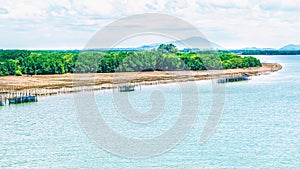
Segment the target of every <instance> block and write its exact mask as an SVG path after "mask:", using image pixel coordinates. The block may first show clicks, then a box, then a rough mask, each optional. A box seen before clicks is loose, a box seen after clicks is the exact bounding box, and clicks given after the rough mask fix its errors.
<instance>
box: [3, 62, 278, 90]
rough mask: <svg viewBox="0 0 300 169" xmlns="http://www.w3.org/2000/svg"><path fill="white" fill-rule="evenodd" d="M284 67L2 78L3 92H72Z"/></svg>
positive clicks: (264, 70) (275, 65) (228, 75)
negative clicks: (45, 90) (116, 85)
mask: <svg viewBox="0 0 300 169" xmlns="http://www.w3.org/2000/svg"><path fill="white" fill-rule="evenodd" d="M281 68H282V66H281V65H280V64H276V63H264V64H263V66H262V67H254V68H247V69H227V70H213V71H212V70H206V71H155V72H122V73H94V74H93V73H89V74H63V75H35V76H26V75H23V76H2V77H0V91H2V92H9V93H11V92H15V91H24V90H39V89H52V90H53V89H57V90H60V89H64V90H65V91H66V92H67V91H69V92H72V90H71V88H74V87H78V86H98V87H99V88H102V87H103V88H111V87H113V86H114V84H117V83H118V84H124V83H128V82H130V83H133V84H145V85H147V84H157V83H170V82H179V81H193V80H207V79H216V78H221V77H235V76H241V75H242V74H243V73H248V74H249V75H251V76H255V75H260V74H267V73H271V72H274V71H278V70H280V69H281Z"/></svg>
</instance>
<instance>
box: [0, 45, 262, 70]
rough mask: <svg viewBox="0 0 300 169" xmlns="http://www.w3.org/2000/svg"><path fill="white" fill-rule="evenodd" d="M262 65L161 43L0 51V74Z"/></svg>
mask: <svg viewBox="0 0 300 169" xmlns="http://www.w3.org/2000/svg"><path fill="white" fill-rule="evenodd" d="M257 66H261V62H260V61H259V60H258V59H256V58H254V57H252V56H246V57H241V56H238V55H237V54H232V53H229V52H213V51H197V52H182V51H178V50H177V48H176V47H175V46H174V45H173V44H162V45H160V46H159V47H158V48H157V49H155V50H149V51H94V50H93V51H29V50H0V76H4V75H17V76H21V75H23V74H27V75H41V74H64V73H94V72H97V73H109V72H116V71H120V72H136V71H163V70H168V71H177V70H212V69H234V68H247V67H257Z"/></svg>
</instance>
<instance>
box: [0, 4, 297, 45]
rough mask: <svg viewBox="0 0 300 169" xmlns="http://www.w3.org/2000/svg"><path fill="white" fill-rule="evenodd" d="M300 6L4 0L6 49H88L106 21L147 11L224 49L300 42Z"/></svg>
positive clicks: (1, 22)
mask: <svg viewBox="0 0 300 169" xmlns="http://www.w3.org/2000/svg"><path fill="white" fill-rule="evenodd" d="M299 9H300V0H284V1H283V0H139V1H137V0H43V1H36V0H0V49H1V48H2V49H82V48H83V47H84V46H85V44H86V43H87V41H88V40H89V39H90V38H91V37H92V36H93V35H94V34H95V33H96V32H97V31H98V30H100V29H101V28H103V27H105V26H106V25H108V24H110V23H112V22H115V21H117V20H119V19H121V18H124V17H128V16H132V15H135V14H143V13H161V14H168V15H171V16H175V17H178V18H180V19H183V20H185V21H187V22H189V23H191V24H192V25H194V26H195V27H196V28H197V29H198V30H199V31H200V32H202V33H203V34H204V36H205V37H206V38H207V39H208V40H210V41H212V42H214V43H217V44H219V45H221V46H222V47H224V48H228V49H238V48H244V47H253V46H255V47H259V48H267V47H268V48H269V47H270V48H280V47H282V46H284V45H287V44H300V10H299ZM154 39H156V40H157V38H154ZM148 41H149V42H148ZM148 41H147V40H145V41H144V43H150V41H151V40H148ZM131 42H132V41H131ZM125 44H126V43H125ZM131 45H135V44H131ZM136 45H143V44H136Z"/></svg>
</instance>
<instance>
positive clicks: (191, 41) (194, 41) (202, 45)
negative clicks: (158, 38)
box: [136, 36, 223, 50]
mask: <svg viewBox="0 0 300 169" xmlns="http://www.w3.org/2000/svg"><path fill="white" fill-rule="evenodd" d="M169 43H172V44H173V45H175V46H176V47H177V48H178V49H186V48H191V49H223V48H222V47H221V46H220V45H218V44H216V43H213V42H211V41H209V40H207V39H205V38H202V37H199V36H194V37H189V38H187V39H183V40H176V41H169V42H165V43H164V44H169ZM159 45H160V43H155V44H149V45H144V46H140V47H138V48H136V49H137V50H151V49H156V48H157V47H158V46H159ZM186 45H188V46H186Z"/></svg>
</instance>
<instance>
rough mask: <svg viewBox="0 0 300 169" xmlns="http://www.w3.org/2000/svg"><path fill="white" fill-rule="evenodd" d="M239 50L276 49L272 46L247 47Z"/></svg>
mask: <svg viewBox="0 0 300 169" xmlns="http://www.w3.org/2000/svg"><path fill="white" fill-rule="evenodd" d="M241 50H276V49H274V48H257V47H247V48H243V49H241Z"/></svg>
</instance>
